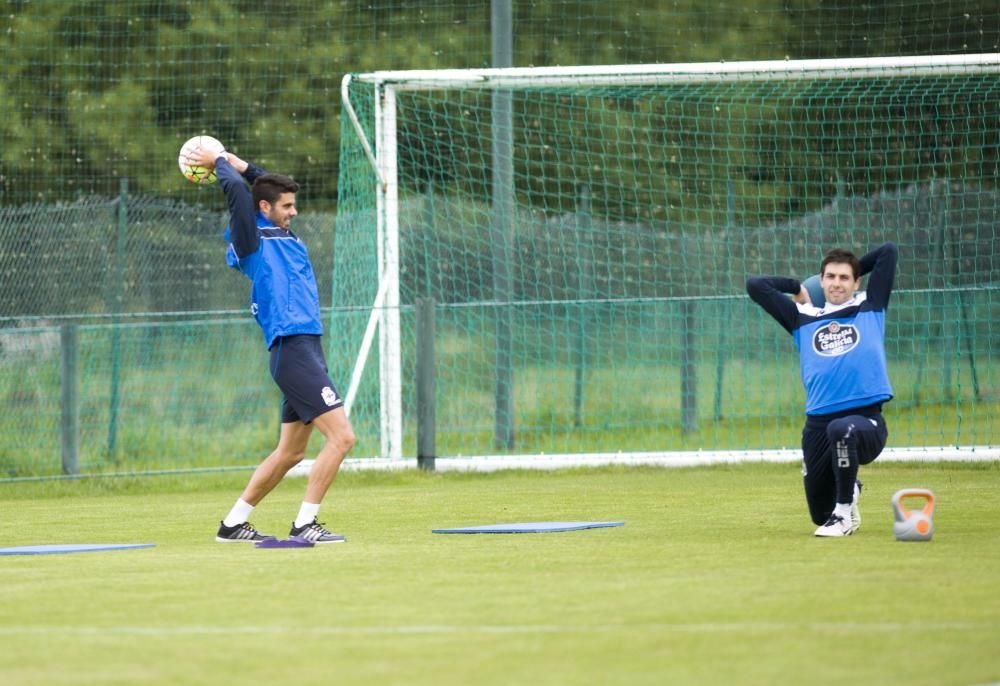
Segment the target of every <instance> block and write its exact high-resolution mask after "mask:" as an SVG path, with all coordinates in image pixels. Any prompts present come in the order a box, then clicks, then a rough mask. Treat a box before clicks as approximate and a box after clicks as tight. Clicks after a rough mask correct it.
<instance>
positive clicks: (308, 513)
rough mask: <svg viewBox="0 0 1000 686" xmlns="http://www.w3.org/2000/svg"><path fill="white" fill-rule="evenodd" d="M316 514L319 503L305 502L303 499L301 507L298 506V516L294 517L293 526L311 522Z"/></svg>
mask: <svg viewBox="0 0 1000 686" xmlns="http://www.w3.org/2000/svg"><path fill="white" fill-rule="evenodd" d="M318 514H319V503H307V502H306V501H304V500H303V501H302V507H300V508H299V516H298V517H296V518H295V527H296V528H298V527H300V526H305V525H306V524H311V523H312V521H313V520H314V519H316V515H318Z"/></svg>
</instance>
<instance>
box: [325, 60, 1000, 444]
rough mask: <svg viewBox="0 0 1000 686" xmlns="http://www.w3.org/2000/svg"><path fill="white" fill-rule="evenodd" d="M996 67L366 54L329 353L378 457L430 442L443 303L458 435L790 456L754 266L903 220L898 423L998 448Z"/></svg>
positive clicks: (891, 335)
mask: <svg viewBox="0 0 1000 686" xmlns="http://www.w3.org/2000/svg"><path fill="white" fill-rule="evenodd" d="M998 74H1000V55H996V54H988V55H963V56H954V55H952V56H942V57H914V58H878V59H838V60H808V61H784V62H745V63H732V64H719V63H713V64H682V65H632V66H617V67H586V68H583V67H581V68H539V69H495V70H490V69H482V70H445V71H412V72H405V71H404V72H375V73H368V74H354V75H349V76H348V77H346V78H345V79H344V84H343V98H344V105H345V106H344V110H343V112H344V113H343V117H342V122H341V126H342V130H343V133H342V142H341V151H340V155H341V156H340V180H339V188H338V193H339V200H338V212H337V227H336V242H335V253H336V254H335V267H334V284H333V291H334V292H333V303H334V315H333V325H332V327H331V332H330V333H331V336H330V339H331V342H330V345H331V346H332V347H333V348H335V350H334V351H333V353H332V354H331V356H330V357H331V366H333V367H335V370H334V374H335V376H334V378H336V379H338V380H339V383H341V384H344V385H345V386H346V385H347V384H348V380H349V385H350V388H349V389H347V390H346V391H345V392H346V393H347V394H348V398H349V401H350V406H351V407H350V412H351V419H352V422H353V423H354V424H355V428H356V430H357V432H358V434H359V436H360V437H361V439H362V440H361V444H360V445H359V448H358V449H357V450H356V454H358V455H359V456H360V455H380V456H384V457H397V458H398V457H406V456H412V455H414V453H415V450H416V434H417V430H418V421H417V419H418V418H417V411H416V404H415V403H416V398H417V394H418V393H417V388H416V387H415V379H416V378H417V376H418V373H417V372H418V366H419V365H418V360H417V349H418V347H420V345H421V340H420V337H419V336H418V334H417V331H418V326H417V323H418V322H417V307H416V305H417V303H418V301H420V300H422V299H426V300H428V301H429V302H430V303H431V304H432V310H433V313H434V320H433V321H434V326H433V330H432V331H433V333H432V334H431V335H432V338H433V343H434V348H433V349H434V364H433V375H432V378H433V380H434V391H435V398H436V403H435V410H436V412H435V413H434V416H435V421H434V425H433V429H434V431H435V436H436V452H437V454H438V455H439V456H491V455H504V456H515V455H521V456H536V457H537V456H542V455H546V456H549V455H553V454H556V455H581V456H587V455H621V456H623V457H624V458H628V456H630V455H631V456H636V455H667V456H677V455H690V454H695V455H698V456H704V457H706V459H707V458H710V457H712V456H714V457H717V458H722V459H729V458H731V457H733V456H736V457H739V456H748V457H751V458H758V459H759V458H767V457H768V456H776V455H777V456H783V457H787V456H789V455H792V454H795V450H796V448H797V441H798V430H799V428H800V426H801V422H802V414H803V406H804V397H803V396H804V393H803V390H802V387H801V383H800V381H799V378H798V364H797V356H796V351H795V347H794V344H793V341H792V339H791V337H790V336H788V335H787V334H786V333H785V332H784V331H783V330H782V329H781V328H780V327H779V326H778V325H777V324H775V322H774V321H773V320H771V319H770V317H768V316H767V315H766V314H765V313H763V312H762V311H760V310H759V308H757V307H756V306H754V305H753V304H752V303H751V302H750V300H749V298H748V297H747V296H746V293H745V291H744V283H745V280H746V278H747V276H749V275H754V274H780V275H789V276H794V277H797V278H800V279H805V278H806V277H808V276H810V275H812V274H814V273H815V272H816V271H817V270H818V267H819V262H820V260H821V258H822V254H823V252H824V251H825V250H826V249H828V248H830V247H834V246H842V247H848V248H850V249H853V250H854V251H855V252H857V253H858V254H862V253H864V252H865V251H867V250H868V249H869V248H871V247H873V246H875V245H877V244H879V243H882V242H883V241H886V240H892V241H894V242H896V243H897V244H898V245H899V248H900V265H899V271H898V276H897V280H896V291H895V294H894V296H893V301H892V303H891V305H890V311H889V315H888V323H887V331H886V345H887V355H888V358H889V366H890V370H889V371H890V376H891V378H892V380H893V384H894V389H895V399H894V400H893V401H892V402H891V403H890V404H889V405H888V406H887V410H886V412H887V419H888V422H889V425H890V431H891V434H892V438H891V446H892V448H893V449H894V450H898V451H901V454H913V455H917V454H920V455H931V456H937V457H942V456H945V457H946V456H947V455H951V454H955V453H956V451H957V454H960V455H961V454H965V453H966V452H968V453H975V452H976V451H978V452H979V454H980V455H983V454H986V455H993V456H996V454H997V453H996V447H997V446H1000V421H998V419H997V418H998V417H1000V371H998V370H1000V367H998V365H997V361H998V358H1000V345H998V341H1000V338H998V337H997V335H996V329H995V323H996V322H997V321H1000V261H998V256H997V247H998V242H997V226H1000V189H998V185H997V181H998V179H1000V80H998V78H997V77H998ZM421 330H422V331H426V330H427V327H424V328H423V329H421ZM423 335H425V336H426V334H423ZM424 343H426V341H424ZM421 364H424V363H421ZM425 371H426V370H425ZM424 378H427V377H426V375H425V377H424ZM422 430H424V431H426V430H428V427H427V426H423V427H422ZM907 451H911V452H909V453H907Z"/></svg>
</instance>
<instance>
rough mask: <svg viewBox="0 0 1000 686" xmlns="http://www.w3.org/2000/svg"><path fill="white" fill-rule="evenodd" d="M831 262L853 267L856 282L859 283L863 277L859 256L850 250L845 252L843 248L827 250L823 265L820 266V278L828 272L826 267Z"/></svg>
mask: <svg viewBox="0 0 1000 686" xmlns="http://www.w3.org/2000/svg"><path fill="white" fill-rule="evenodd" d="M831 262H837V263H842V264H849V265H851V271H852V272H854V280H855V281H857V280H858V278H859V277H860V276H861V262H860V261H858V256H857V255H855V254H854V253H852V252H851V251H850V250H844V249H843V248H831V249H829V250H827V251H826V255H825V256H824V257H823V263H822V264H821V265H820V266H819V273H820V276H822V275H823V272H825V271H826V265H828V264H830V263H831Z"/></svg>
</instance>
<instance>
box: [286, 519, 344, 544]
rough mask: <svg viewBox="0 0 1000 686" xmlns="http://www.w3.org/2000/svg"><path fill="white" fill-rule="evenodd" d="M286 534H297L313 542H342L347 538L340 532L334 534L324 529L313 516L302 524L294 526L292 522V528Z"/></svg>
mask: <svg viewBox="0 0 1000 686" xmlns="http://www.w3.org/2000/svg"><path fill="white" fill-rule="evenodd" d="M288 535H289V536H298V537H299V538H304V539H306V540H307V541H312V542H313V543H343V542H344V541H346V540H347V538H346V537H344V536H341V535H340V534H335V533H333V532H332V531H327V530H326V529H324V528H323V525H322V524H321V523H320V522H319V521H317V520H316V518H315V517H314V518H313V520H312V521H311V522H309V523H308V524H306V525H304V526H295V522H292V530H291V531H290V532H289V533H288Z"/></svg>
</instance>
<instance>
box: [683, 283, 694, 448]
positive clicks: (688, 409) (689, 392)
mask: <svg viewBox="0 0 1000 686" xmlns="http://www.w3.org/2000/svg"><path fill="white" fill-rule="evenodd" d="M681 429H682V431H683V432H684V433H686V434H689V433H693V432H694V431H697V430H698V387H697V365H696V363H695V349H694V305H693V304H692V302H691V301H690V300H684V301H683V302H681Z"/></svg>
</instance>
